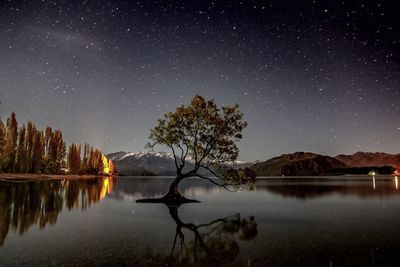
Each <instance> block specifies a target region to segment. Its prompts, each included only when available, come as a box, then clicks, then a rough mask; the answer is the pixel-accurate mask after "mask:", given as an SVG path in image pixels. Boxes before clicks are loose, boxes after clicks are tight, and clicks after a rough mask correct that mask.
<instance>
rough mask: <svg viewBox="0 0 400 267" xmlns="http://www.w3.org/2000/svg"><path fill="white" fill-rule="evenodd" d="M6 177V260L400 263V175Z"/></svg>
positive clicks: (2, 221)
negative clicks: (223, 179)
mask: <svg viewBox="0 0 400 267" xmlns="http://www.w3.org/2000/svg"><path fill="white" fill-rule="evenodd" d="M170 181H171V179H168V178H134V177H123V178H122V177H121V178H107V177H105V178H97V179H89V180H70V181H59V180H54V181H36V182H26V181H23V180H18V181H0V266H20V265H27V266H112V265H115V266H400V255H399V252H400V191H399V189H398V181H397V178H395V177H377V178H376V179H375V180H373V179H372V178H371V177H332V178H326V177H324V178H308V179H305V178H302V179H300V178H298V179H293V178H290V179H289V178H285V179H281V178H275V179H263V180H259V181H258V182H257V186H256V190H255V191H252V192H247V191H242V192H236V193H231V192H228V191H226V190H224V189H221V188H218V187H215V186H214V185H211V184H208V183H203V182H202V181H197V180H195V179H193V180H188V181H185V182H184V183H183V184H182V191H183V192H184V194H185V196H186V197H189V198H194V199H197V200H200V201H201V203H193V204H184V205H181V206H180V207H167V206H166V205H164V204H139V203H135V200H137V199H140V198H144V197H159V196H162V195H163V193H165V192H166V191H167V188H168V185H169V183H170Z"/></svg>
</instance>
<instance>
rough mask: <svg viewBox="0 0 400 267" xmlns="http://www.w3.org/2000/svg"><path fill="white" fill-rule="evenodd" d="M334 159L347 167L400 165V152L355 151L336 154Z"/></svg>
mask: <svg viewBox="0 0 400 267" xmlns="http://www.w3.org/2000/svg"><path fill="white" fill-rule="evenodd" d="M335 158H336V159H338V160H340V161H342V162H344V163H345V164H346V165H347V166H349V167H372V166H376V167H382V166H392V167H394V168H396V167H398V166H399V165H400V154H387V153H382V152H375V153H373V152H357V153H354V154H352V155H342V154H341V155H337V156H336V157H335Z"/></svg>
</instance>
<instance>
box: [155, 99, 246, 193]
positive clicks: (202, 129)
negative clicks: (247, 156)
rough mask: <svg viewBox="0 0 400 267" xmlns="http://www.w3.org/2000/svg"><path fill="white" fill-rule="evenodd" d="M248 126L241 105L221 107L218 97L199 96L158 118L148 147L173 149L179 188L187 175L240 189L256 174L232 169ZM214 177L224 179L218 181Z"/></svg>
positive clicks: (174, 184) (176, 181)
mask: <svg viewBox="0 0 400 267" xmlns="http://www.w3.org/2000/svg"><path fill="white" fill-rule="evenodd" d="M246 126H247V123H246V122H245V121H244V119H243V114H242V113H241V112H240V111H239V105H238V104H234V105H231V106H222V107H221V108H218V107H217V105H216V104H215V102H214V100H206V99H204V98H203V97H201V96H199V95H196V96H195V97H194V98H193V99H192V101H191V103H190V104H189V105H186V106H185V105H182V106H180V107H177V108H176V110H175V112H168V113H166V114H165V115H164V118H162V119H159V120H158V122H157V125H156V126H155V127H154V128H153V129H151V132H150V136H149V139H150V140H151V142H149V143H148V145H147V147H149V148H154V147H155V146H156V145H165V146H167V147H168V148H170V149H171V151H172V153H173V155H174V159H175V166H176V170H177V177H176V179H175V180H174V182H173V185H172V186H174V187H175V188H174V190H175V191H176V190H177V184H178V183H179V182H180V181H181V180H182V179H184V178H187V177H199V178H201V179H206V180H209V181H211V182H212V183H214V184H217V185H221V186H224V187H226V188H227V189H232V188H238V187H239V186H243V185H245V184H250V183H251V182H254V177H253V176H251V177H250V176H245V175H244V174H247V173H246V172H243V171H241V172H238V171H233V170H229V168H228V166H229V163H233V162H234V161H235V160H236V159H237V157H238V155H239V149H238V147H237V145H236V142H237V141H239V140H240V139H241V138H242V131H243V129H244V128H245V127H246ZM188 161H190V162H191V163H192V164H193V165H194V168H193V169H191V170H186V169H184V168H185V166H186V165H187V162H188ZM228 170H229V171H228ZM211 177H217V178H220V179H221V180H220V182H216V181H214V180H213V179H211Z"/></svg>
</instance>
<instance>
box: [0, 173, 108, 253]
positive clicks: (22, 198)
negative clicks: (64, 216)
mask: <svg viewBox="0 0 400 267" xmlns="http://www.w3.org/2000/svg"><path fill="white" fill-rule="evenodd" d="M115 183H116V178H115V177H98V178H90V179H76V180H41V181H29V182H28V181H0V246H2V245H3V244H4V241H5V239H6V237H7V234H8V232H9V230H10V228H11V229H13V230H14V231H15V232H18V233H19V234H24V233H25V232H26V231H28V229H29V228H30V227H31V226H32V225H38V226H39V228H41V229H42V228H44V227H45V226H46V225H52V224H55V223H56V222H57V217H58V214H59V213H60V212H61V211H62V209H63V204H64V200H65V206H66V208H68V210H71V209H76V208H79V202H80V203H81V204H80V207H81V208H82V209H86V208H88V207H90V206H91V205H92V204H94V203H96V202H98V201H100V200H101V199H103V198H104V197H105V196H106V195H107V194H109V193H111V191H112V189H113V187H114V185H115Z"/></svg>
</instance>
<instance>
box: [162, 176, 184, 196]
mask: <svg viewBox="0 0 400 267" xmlns="http://www.w3.org/2000/svg"><path fill="white" fill-rule="evenodd" d="M182 180H183V177H182V176H177V177H176V178H175V179H174V180H173V181H172V183H171V185H170V186H169V190H168V193H167V194H166V195H165V196H164V198H172V199H177V198H182V195H181V193H180V192H179V187H178V185H179V183H180V182H181V181H182Z"/></svg>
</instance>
